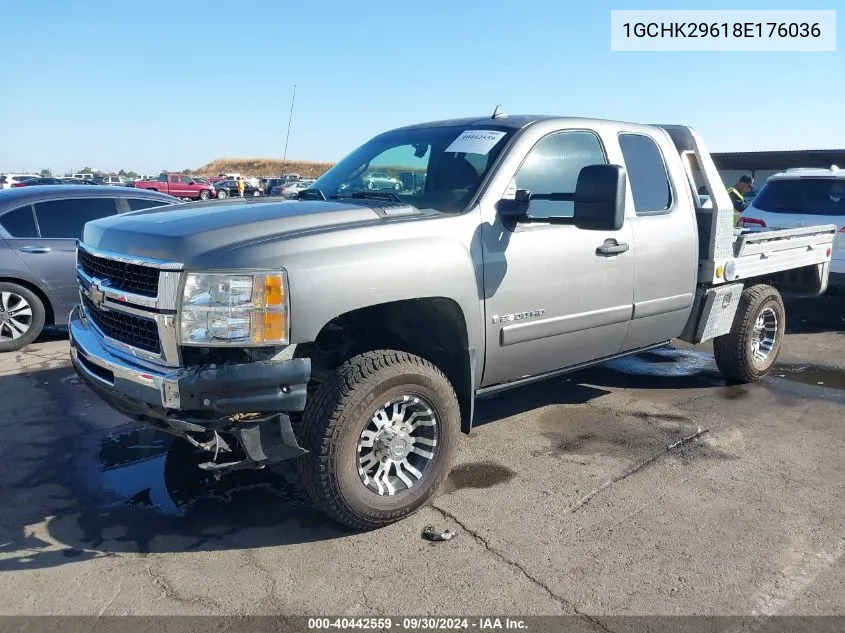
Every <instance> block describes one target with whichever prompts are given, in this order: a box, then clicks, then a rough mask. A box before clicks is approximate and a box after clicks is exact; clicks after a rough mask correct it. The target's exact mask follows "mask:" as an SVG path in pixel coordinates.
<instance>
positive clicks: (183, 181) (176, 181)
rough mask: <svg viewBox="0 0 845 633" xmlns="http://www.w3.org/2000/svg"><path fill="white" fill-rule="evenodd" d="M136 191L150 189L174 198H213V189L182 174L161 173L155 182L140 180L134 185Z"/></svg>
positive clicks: (205, 183)
mask: <svg viewBox="0 0 845 633" xmlns="http://www.w3.org/2000/svg"><path fill="white" fill-rule="evenodd" d="M135 187H136V188H137V189H151V190H153V191H160V192H162V193H167V194H170V195H171V196H174V197H176V198H190V199H191V200H208V199H209V198H213V197H215V195H216V194H215V191H214V187H213V186H211V185H209V184H208V183H207V182H197V181H195V180H194V179H193V178H191V177H190V176H185V175H184V174H170V173H167V172H162V173H160V174H159V175H158V178H157V179H156V180H142V181H140V182H136V183H135Z"/></svg>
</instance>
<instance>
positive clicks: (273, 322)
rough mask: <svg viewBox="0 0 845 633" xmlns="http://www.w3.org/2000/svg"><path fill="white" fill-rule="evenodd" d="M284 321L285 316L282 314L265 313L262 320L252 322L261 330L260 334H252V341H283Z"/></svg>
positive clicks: (285, 319)
mask: <svg viewBox="0 0 845 633" xmlns="http://www.w3.org/2000/svg"><path fill="white" fill-rule="evenodd" d="M286 321H287V314H286V313H284V312H265V313H264V318H263V319H255V321H254V323H255V325H256V326H258V327H260V328H261V332H260V333H256V332H253V336H252V340H253V341H254V342H256V343H260V342H262V341H280V340H283V339H284V338H285V334H286V332H285V330H286V327H285V326H286Z"/></svg>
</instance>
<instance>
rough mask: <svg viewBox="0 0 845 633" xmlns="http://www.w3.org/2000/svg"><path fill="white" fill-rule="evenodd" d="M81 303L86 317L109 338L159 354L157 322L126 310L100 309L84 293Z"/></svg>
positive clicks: (159, 342)
mask: <svg viewBox="0 0 845 633" xmlns="http://www.w3.org/2000/svg"><path fill="white" fill-rule="evenodd" d="M82 303H83V304H84V306H85V312H86V313H87V315H88V317H89V318H90V319H91V320H92V321H93V322H94V324H95V325H96V326H97V327H98V328H100V330H101V331H102V332H103V334H105V335H106V336H108V337H109V338H113V339H114V340H115V341H119V342H120V343H125V344H126V345H131V346H132V347H136V348H138V349H142V350H144V351H146V352H151V353H153V354H161V341H160V340H159V336H158V324H157V323H156V322H155V320H153V319H147V318H145V317H139V316H135V315H134V314H128V313H126V312H116V311H114V310H108V311H105V310H100V309H99V308H98V307H97V306H95V305H94V302H93V301H91V300H90V299H89V298H88V297H86V296H85V295H82Z"/></svg>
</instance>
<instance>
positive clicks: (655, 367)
mask: <svg viewBox="0 0 845 633" xmlns="http://www.w3.org/2000/svg"><path fill="white" fill-rule="evenodd" d="M787 321H788V332H789V334H788V336H787V338H786V341H785V347H784V350H783V353H782V355H781V359H780V363H779V365H778V367H777V368H776V369H775V370H774V371H773V372H772V374H771V376H770V377H769V378H768V379H767V380H766V381H765V382H763V383H762V384H759V385H753V386H730V385H726V384H725V381H724V380H723V379H722V378H721V377H720V376H719V374H718V373H717V371H716V368H715V365H714V363H713V361H712V357H711V356H710V355H709V353H708V349H707V347H706V346H703V347H701V348H693V347H691V346H688V345H683V344H675V345H673V346H670V347H667V348H662V349H658V350H654V351H651V352H648V353H645V354H641V355H639V356H635V357H630V358H626V359H621V360H618V361H614V362H612V363H609V364H608V365H606V366H603V367H598V368H594V369H590V370H586V371H582V372H579V373H577V374H572V375H570V376H568V377H565V378H560V379H555V380H550V381H547V382H545V383H541V384H536V385H533V386H529V387H525V388H522V389H519V390H514V391H511V392H508V393H506V394H503V395H500V396H499V397H496V398H494V399H491V400H487V401H484V402H481V403H479V405H478V409H477V418H478V419H477V426H476V428H475V430H474V431H473V433H472V434H471V435H470V436H464V437H462V442H461V448H460V456H459V460H458V464H457V466H456V467H455V469H454V470H453V472H452V473H451V475H450V477H449V480H448V482H447V485H446V487H445V489H444V490H442V492H441V493H440V494H439V495H438V496H437V497H436V499H435V500H434V501H433V503H431V504H430V505H429V506H427V507H426V508H424V509H423V510H421V511H420V512H418V513H417V514H415V515H413V516H411V517H409V518H408V519H406V520H404V521H402V522H401V523H398V524H396V525H393V526H390V527H387V528H384V529H381V530H377V531H374V532H369V533H352V532H350V531H348V530H345V529H342V528H340V527H338V526H337V525H335V524H333V523H331V522H330V521H328V520H327V519H325V518H324V517H323V515H321V514H320V513H319V512H318V511H317V510H316V509H314V508H313V507H312V506H311V504H310V503H309V501H308V499H307V498H306V496H305V494H304V492H303V491H302V489H301V487H300V486H299V483H298V481H297V477H296V475H295V473H294V471H293V469H291V468H288V467H285V468H279V469H274V470H272V471H259V472H249V473H233V474H231V475H229V476H227V477H224V478H223V479H222V480H221V481H219V482H213V481H211V480H208V479H206V478H204V477H203V476H202V475H201V473H200V472H199V471H198V470H196V469H195V468H193V466H192V459H193V458H192V456H191V455H190V454H189V453H188V452H186V451H184V450H181V449H180V448H179V445H180V443H177V444H171V440H170V439H169V438H168V437H166V436H161V435H159V434H156V433H151V432H147V431H143V430H140V429H139V428H138V427H136V426H134V425H132V424H130V423H129V422H128V421H126V420H125V419H123V418H121V417H119V416H118V415H116V414H114V413H112V412H111V411H110V410H108V409H107V408H106V407H105V406H104V405H102V404H101V403H100V402H99V401H98V400H97V399H96V397H94V396H93V395H92V394H91V393H90V392H89V391H88V390H87V389H86V388H85V387H84V386H82V385H81V384H80V383H79V381H78V380H77V378H76V377H75V376H74V374H73V371H72V370H71V369H70V367H69V364H68V360H67V339H66V335H65V334H63V333H62V332H60V331H59V332H53V333H48V334H47V335H45V336H44V337H42V339H41V340H39V341H38V342H37V343H35V344H33V345H31V346H29V347H28V348H27V349H26V350H24V351H22V352H18V353H11V354H5V355H0V403H2V406H0V411H2V413H0V428H2V431H3V439H2V441H0V456H2V459H0V507H2V508H3V511H2V512H0V586H2V587H3V590H2V591H0V614H6V615H8V614H20V615H30V614H54V615H57V614H61V615H69V614H80V615H81V614H86V615H98V614H99V615H102V614H136V615H137V614H291V615H318V614H341V615H349V616H354V615H388V616H399V615H404V614H416V615H419V614H452V615H455V614H463V615H486V614H491V613H495V614H514V615H530V614H544V615H555V614H576V613H577V614H584V615H586V616H589V618H590V619H591V621H593V622H594V623H596V625H597V626H599V627H600V628H604V629H605V630H613V629H614V627H613V625H612V624H609V623H608V622H609V621H605V623H604V624H602V618H605V617H607V616H612V615H616V616H618V615H626V614H722V615H723V614H738V615H766V614H783V615H786V614H789V615H796V614H799V615H800V614H811V615H815V614H828V615H830V614H839V615H842V614H843V612H845V591H843V587H845V558H843V553H845V504H843V502H842V500H843V499H845V459H843V456H842V450H843V447H845V370H843V365H845V297H840V296H825V297H822V298H819V299H810V300H802V301H796V302H790V303H789V305H788V311H787ZM427 525H433V526H435V527H436V528H437V529H441V530H445V529H450V530H452V531H453V532H454V533H455V536H454V538H452V539H451V540H448V541H444V542H438V543H432V542H428V541H426V540H424V539H423V538H421V532H422V530H423V529H424V528H425V527H426V526H427Z"/></svg>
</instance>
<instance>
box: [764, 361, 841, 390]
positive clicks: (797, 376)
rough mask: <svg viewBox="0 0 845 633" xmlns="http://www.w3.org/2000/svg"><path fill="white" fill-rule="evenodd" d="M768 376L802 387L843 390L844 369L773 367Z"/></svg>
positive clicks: (808, 366) (799, 366) (806, 366)
mask: <svg viewBox="0 0 845 633" xmlns="http://www.w3.org/2000/svg"><path fill="white" fill-rule="evenodd" d="M770 375H771V376H772V377H774V378H783V379H784V380H788V381H789V382H797V383H801V384H803V385H810V386H819V387H827V388H829V389H843V390H845V369H836V368H832V367H816V366H812V365H775V367H774V368H773V369H772V371H771V373H770Z"/></svg>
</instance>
